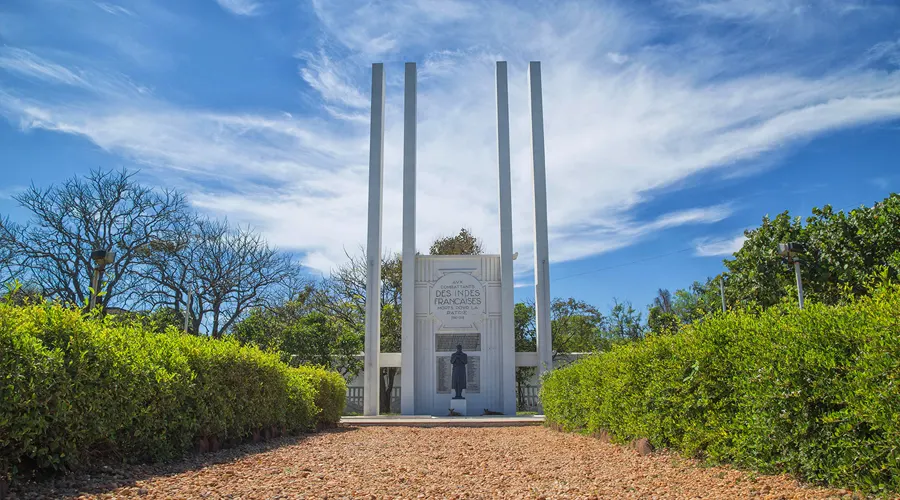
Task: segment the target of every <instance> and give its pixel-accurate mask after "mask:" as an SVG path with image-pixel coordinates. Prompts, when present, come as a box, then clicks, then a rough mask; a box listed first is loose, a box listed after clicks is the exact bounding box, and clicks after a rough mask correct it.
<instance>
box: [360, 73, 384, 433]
mask: <svg viewBox="0 0 900 500" xmlns="http://www.w3.org/2000/svg"><path fill="white" fill-rule="evenodd" d="M371 119H372V122H371V128H370V130H369V134H370V135H369V225H368V241H367V246H366V263H367V266H368V269H367V281H366V338H365V363H364V366H365V372H364V373H365V377H364V378H365V384H364V387H365V394H364V396H363V397H364V403H363V413H364V414H365V415H368V416H374V415H378V402H379V397H378V392H379V380H378V379H379V371H380V370H379V369H378V361H379V360H378V355H379V353H380V351H381V219H382V213H381V211H382V195H383V185H384V182H383V181H384V64H382V63H375V64H373V65H372V118H371Z"/></svg>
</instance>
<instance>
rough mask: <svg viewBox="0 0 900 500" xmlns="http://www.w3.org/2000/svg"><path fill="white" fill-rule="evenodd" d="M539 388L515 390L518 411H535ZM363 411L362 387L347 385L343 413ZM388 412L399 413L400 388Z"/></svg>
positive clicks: (397, 389)
mask: <svg viewBox="0 0 900 500" xmlns="http://www.w3.org/2000/svg"><path fill="white" fill-rule="evenodd" d="M538 393H539V389H538V387H537V386H533V385H526V386H523V387H522V388H521V391H519V389H518V388H517V390H516V406H517V410H518V411H537V410H538V407H539V406H540V398H539V397H538ZM362 412H363V388H362V387H347V406H345V407H344V414H345V415H349V414H362ZM389 413H400V388H399V387H394V388H393V390H392V391H391V411H390V412H389Z"/></svg>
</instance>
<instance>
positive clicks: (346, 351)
mask: <svg viewBox="0 0 900 500" xmlns="http://www.w3.org/2000/svg"><path fill="white" fill-rule="evenodd" d="M313 294H314V290H313V289H312V288H311V287H308V288H307V289H306V290H305V291H304V292H302V293H301V294H299V295H298V296H297V297H296V298H294V299H293V300H290V301H287V302H285V303H284V304H281V305H278V306H275V307H270V308H265V309H264V308H257V309H254V310H253V311H252V312H251V313H250V314H249V315H248V316H247V317H246V318H245V319H243V320H242V321H241V322H239V323H238V324H237V325H236V326H235V328H234V332H233V335H234V337H235V338H236V339H237V340H238V341H240V342H241V343H244V344H252V345H256V346H258V347H259V348H261V349H263V350H270V351H276V352H278V353H279V354H280V356H281V358H282V360H283V361H284V362H286V363H289V364H291V365H293V366H299V365H301V364H309V365H318V366H324V367H327V368H330V369H335V370H337V371H338V372H339V373H340V374H341V375H343V376H344V377H346V378H352V377H354V376H356V374H357V373H359V371H360V369H361V368H362V361H361V360H360V359H359V353H360V351H362V338H361V337H360V336H359V335H358V334H356V332H353V331H351V330H350V329H348V328H347V327H346V325H345V324H344V323H343V322H341V321H339V320H337V319H335V318H334V317H331V316H329V315H326V314H324V313H322V312H320V311H317V310H316V304H315V303H314V302H313V298H314V295H313Z"/></svg>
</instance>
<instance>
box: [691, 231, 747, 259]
mask: <svg viewBox="0 0 900 500" xmlns="http://www.w3.org/2000/svg"><path fill="white" fill-rule="evenodd" d="M745 241H747V237H746V236H744V235H743V234H741V235H738V236H735V237H734V238H728V239H724V240H714V239H710V238H704V239H702V240H698V241H695V242H694V246H695V251H694V255H697V256H698V257H717V256H728V257H730V256H731V255H732V254H734V253H735V252H737V251H738V250H740V249H741V247H742V246H743V245H744V242H745Z"/></svg>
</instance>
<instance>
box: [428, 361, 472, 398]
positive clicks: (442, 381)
mask: <svg viewBox="0 0 900 500" xmlns="http://www.w3.org/2000/svg"><path fill="white" fill-rule="evenodd" d="M435 366H436V367H437V392H438V394H450V383H451V380H450V378H451V375H452V373H451V370H452V369H453V366H451V365H450V356H438V357H437V363H436V364H435ZM466 378H468V374H466ZM466 383H467V384H468V380H467V381H466Z"/></svg>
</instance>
